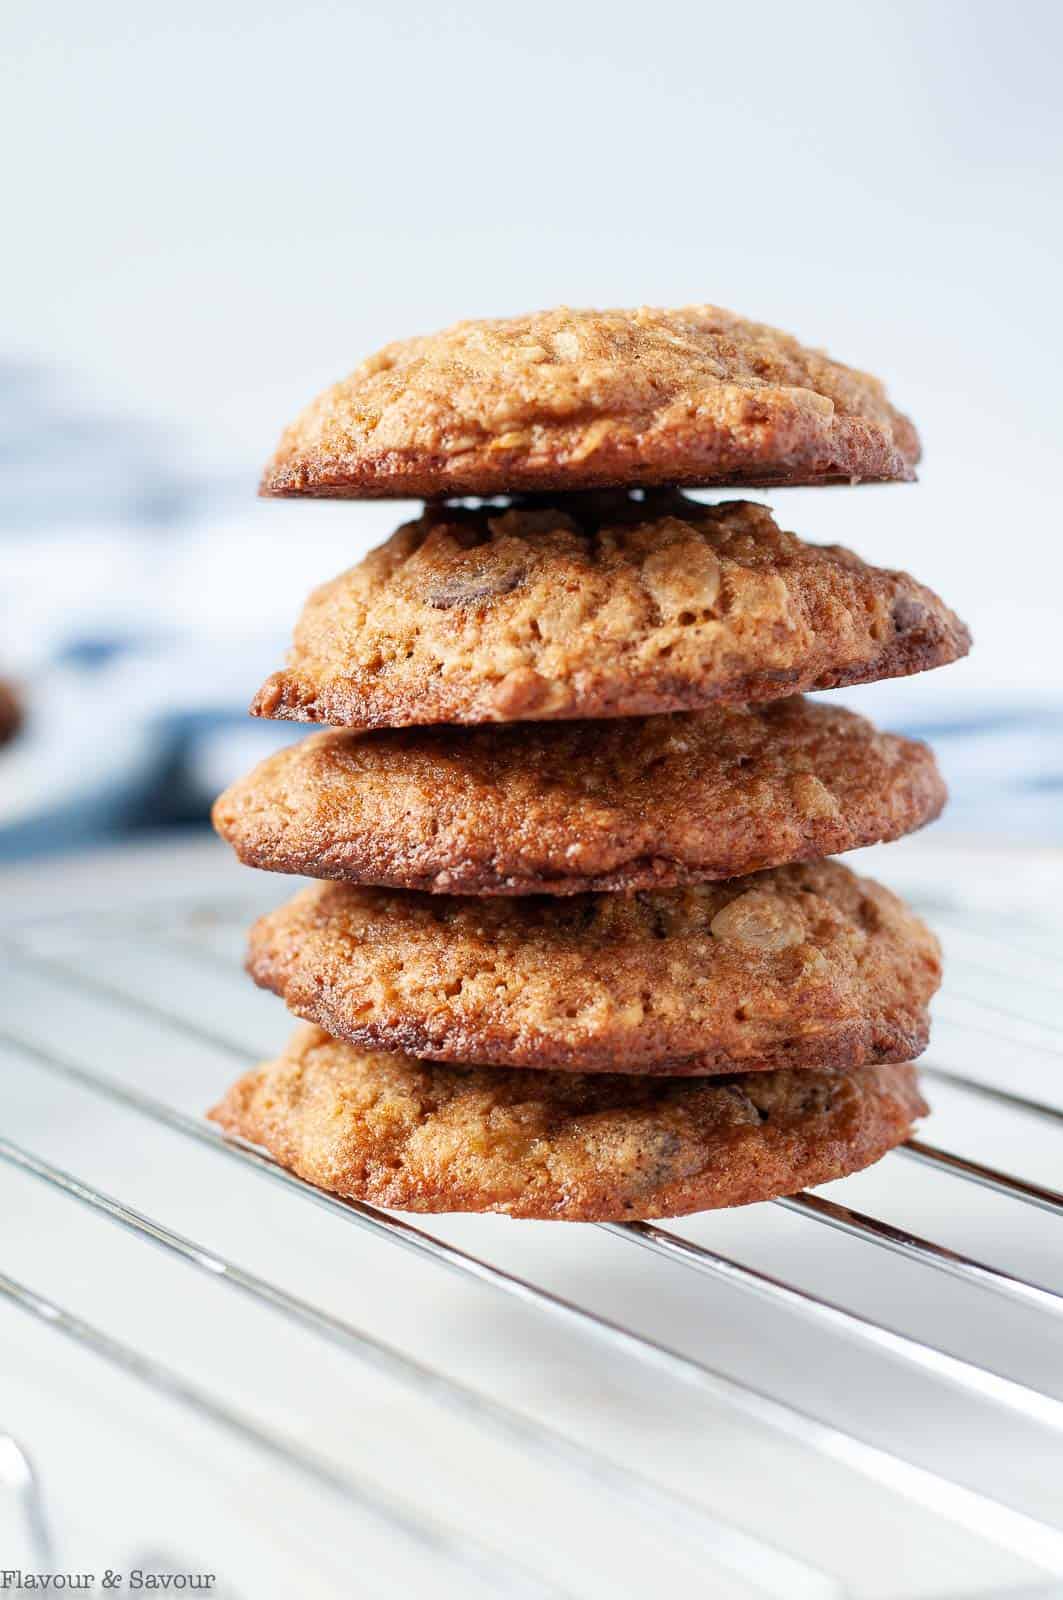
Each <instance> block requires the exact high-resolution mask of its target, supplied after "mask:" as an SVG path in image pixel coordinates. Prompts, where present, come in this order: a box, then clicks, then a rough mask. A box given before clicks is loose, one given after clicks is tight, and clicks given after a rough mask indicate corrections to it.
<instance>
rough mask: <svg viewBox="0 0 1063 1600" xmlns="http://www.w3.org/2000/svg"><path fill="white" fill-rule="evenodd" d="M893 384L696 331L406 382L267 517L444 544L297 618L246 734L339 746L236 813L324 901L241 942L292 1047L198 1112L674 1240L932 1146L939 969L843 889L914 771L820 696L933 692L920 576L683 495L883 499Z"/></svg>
mask: <svg viewBox="0 0 1063 1600" xmlns="http://www.w3.org/2000/svg"><path fill="white" fill-rule="evenodd" d="M918 455H919V445H918V440H917V437H916V434H915V431H914V429H913V427H912V425H911V423H909V422H908V421H907V419H906V418H905V417H903V416H901V415H900V414H899V413H898V412H897V411H895V410H894V409H893V407H892V406H891V405H890V404H889V402H888V400H887V399H886V396H885V393H884V391H883V389H882V386H881V385H880V384H879V383H878V382H877V381H876V380H875V379H873V378H870V377H867V376H866V375H864V374H862V373H859V372H856V371H853V370H852V369H850V368H847V367H843V366H841V365H839V364H838V363H836V362H834V361H832V360H830V359H829V358H828V357H826V356H824V355H822V354H820V353H818V352H815V351H812V350H808V349H805V348H804V347H803V346H802V345H800V344H799V343H798V342H797V341H796V340H794V339H792V338H790V337H789V336H788V335H786V334H782V333H779V332H778V331H777V330H775V329H772V328H768V327H765V326H763V325H761V324H757V323H751V322H747V321H744V320H743V319H741V318H738V317H736V316H733V315H731V314H730V313H728V312H724V311H720V310H718V309H717V308H715V307H710V306H698V307H693V308H687V309H684V310H681V311H674V312H667V311H655V310H646V309H643V310H639V311H634V312H619V311H618V312H573V311H570V310H559V311H553V312H548V313H543V314H539V315H534V316H528V317H521V318H513V319H510V320H506V321H489V322H466V323H461V324H459V325H457V326H456V327H454V328H451V329H449V330H447V331H446V332H444V333H441V334H438V335H435V336H433V337H429V338H420V339H412V340H408V341H405V342H402V343H398V344H393V345H389V346H387V347H386V348H385V349H384V350H382V351H380V352H379V353H378V354H377V355H375V356H373V357H371V358H370V359H369V360H368V361H366V362H365V363H363V365H362V366H361V367H359V368H358V370H357V371H356V372H355V373H354V374H353V375H352V376H351V377H350V378H348V379H347V380H346V381H344V382H342V383H340V384H337V385H336V386H335V387H334V388H333V389H331V390H329V391H328V392H327V393H326V394H324V395H323V396H321V397H320V398H319V399H318V400H317V401H315V402H314V404H313V405H312V406H311V407H310V408H309V409H308V410H307V411H305V412H304V413H303V415H302V416H301V417H299V418H298V419H297V421H296V422H295V423H294V424H293V425H292V426H291V427H290V428H289V430H288V431H287V433H286V434H285V435H284V437H283V439H282V441H281V444H280V447H279V449H278V451H277V453H276V455H275V456H274V458H273V460H272V462H271V463H270V466H269V467H268V469H267V472H266V477H265V482H264V492H265V493H266V494H269V495H302V496H315V495H316V496H333V497H355V498H357V497H359V496H361V497H380V496H397V497H416V498H421V499H424V500H425V501H427V502H428V503H427V505H426V507H425V509H424V511H423V514H422V515H421V516H420V517H418V518H417V519H416V520H415V521H413V522H410V523H407V524H406V525H405V526H404V527H402V528H400V529H399V530H398V532H397V533H395V534H394V535H393V537H392V538H390V539H389V540H388V541H387V543H386V544H384V545H382V546H381V547H380V548H379V549H377V550H374V551H373V552H372V553H371V554H370V555H369V556H368V557H367V558H366V559H365V560H364V561H362V562H360V563H359V564H358V565H357V566H355V567H353V568H352V569H351V570H350V571H348V572H345V573H343V574H342V575H341V576H340V577H338V578H336V579H334V580H333V581H332V582H330V583H327V584H325V585H324V587H322V588H320V589H318V590H317V591H316V592H315V593H313V594H312V595H311V596H310V599H309V600H308V601H307V604H306V607H305V610H304V612H303V615H302V618H301V619H300V621H299V623H298V626H297V628H296V633H295V642H294V646H293V648H292V651H291V653H290V655H289V657H288V664H287V666H286V667H285V669H284V670H283V671H281V672H279V673H277V674H275V675H274V676H273V677H271V678H270V679H269V680H268V681H267V683H266V684H265V685H264V686H263V688H262V689H261V690H260V691H259V694H258V696H257V698H256V700H255V702H254V706H253V708H252V709H253V711H254V713H255V714H256V715H258V716H265V717H280V718H288V719H291V720H295V721H300V722H311V723H325V724H331V725H332V730H333V731H329V732H322V733H315V734H313V735H311V736H310V737H309V738H307V739H306V740H305V741H304V742H302V743H299V744H296V745H293V746H291V747H289V748H287V749H285V750H283V751H281V752H280V753H279V754H277V755H274V756H272V757H270V758H269V759H268V760H267V761H265V762H263V763H262V764H261V765H260V766H259V767H258V768H257V769H256V770H255V771H254V772H253V773H252V774H251V775H250V776H249V777H248V778H246V779H244V780H243V781H242V782H239V783H237V784H235V785H234V786H233V787H232V788H230V789H229V790H228V791H227V792H226V793H225V794H224V795H223V796H222V797H221V799H220V800H219V801H218V803H217V806H216V808H215V825H216V826H217V828H218V830H219V832H220V833H221V834H222V835H223V837H224V838H226V839H227V840H228V841H229V843H230V844H231V845H232V846H233V848H234V849H235V850H236V852H237V854H238V855H239V857H240V858H241V860H243V861H245V862H247V863H249V864H250V865H252V866H256V867H262V868H265V869H266V870H268V871H272V872H286V873H298V874H301V875H304V876H307V877H309V878H311V879H315V880H321V881H318V882H315V883H314V884H313V885H312V886H311V887H309V888H304V889H302V890H301V891H300V892H299V893H298V894H297V895H296V896H295V898H294V899H293V900H292V901H290V903H289V904H287V905H285V906H283V907H282V908H281V909H280V910H279V911H275V912H273V913H272V914H270V915H268V916H266V917H264V918H262V919H261V921H259V923H258V924H257V925H256V926H255V928H254V929H253V930H252V934H251V947H250V956H249V963H248V964H249V969H250V972H251V975H252V977H253V978H254V979H255V981H256V982H257V983H259V984H261V985H263V986H264V987H266V988H269V989H272V990H273V991H274V992H275V993H277V994H278V995H280V996H282V997H283V999H284V1000H285V1001H286V1002H287V1004H288V1006H289V1008H290V1009H291V1010H292V1011H293V1012H294V1013H295V1014H296V1015H297V1016H299V1017H301V1018H303V1019H304V1020H305V1022H306V1023H308V1024H309V1026H304V1027H302V1028H300V1029H299V1031H298V1032H297V1033H296V1034H295V1036H294V1038H293V1039H292V1041H291V1043H290V1044H289V1046H288V1048H287V1050H286V1051H285V1053H284V1054H283V1055H282V1056H281V1057H280V1059H279V1060H277V1061H274V1062H272V1063H270V1064H268V1065H266V1066H264V1067H261V1068H260V1069H258V1070H257V1071H254V1072H252V1073H250V1074H248V1075H247V1076H245V1077H244V1078H242V1079H241V1080H240V1081H239V1082H238V1083H237V1084H236V1085H235V1086H234V1087H233V1088H232V1089H231V1090H230V1092H229V1093H228V1095H227V1096H226V1098H225V1099H224V1100H223V1102H222V1104H221V1105H220V1106H219V1107H217V1109H216V1110H215V1111H214V1112H213V1113H212V1115H213V1116H214V1117H215V1118H216V1119H217V1121H218V1122H220V1123H221V1125H222V1126H223V1127H224V1128H225V1129H226V1130H228V1131H229V1132H231V1133H233V1134H235V1135H238V1136H240V1137H243V1138H245V1139H248V1140H250V1141H252V1142H254V1143H255V1144H258V1145H261V1146H263V1147H265V1148H266V1149H267V1150H269V1151H270V1152H271V1153H272V1154H273V1155H274V1156H275V1157H276V1158H277V1159H278V1160H279V1161H281V1162H283V1163H285V1164H286V1165H287V1166H289V1167H291V1168H292V1169H294V1170H295V1171H296V1172H297V1173H299V1174H300V1175H301V1176H302V1177H304V1178H306V1179H308V1180H309V1181H310V1182H312V1183H315V1184H318V1185H320V1186H321V1187H323V1188H326V1189H330V1190H333V1191H335V1192H337V1193H340V1194H343V1195H348V1196H352V1197H354V1198H357V1199H361V1200H369V1201H373V1202H378V1203H380V1204H382V1205H385V1206H393V1207H396V1208H398V1209H400V1210H406V1211H499V1212H506V1213H508V1214H510V1215H511V1216H519V1217H543V1218H561V1219H590V1220H602V1219H618V1218H631V1217H660V1216H669V1215H676V1214H681V1213H685V1212H691V1211H698V1210H702V1209H704V1208H707V1207H713V1206H728V1205H742V1204H745V1203H747V1202H749V1201H753V1200H760V1199H766V1198H769V1197H771V1196H775V1195H779V1194H787V1193H792V1192H794V1191H795V1190H798V1189H801V1188H804V1187H806V1186H808V1185H812V1184H819V1183H823V1182H826V1181H827V1180H829V1179H832V1178H837V1177H840V1176H842V1175H843V1174H845V1173H848V1172H852V1171H854V1170H856V1169H857V1168H860V1167H863V1166H866V1165H867V1164H868V1163H870V1162H872V1161H874V1160H876V1159H877V1158H878V1157H880V1156H882V1155H883V1154H884V1153H885V1152H886V1151H887V1150H889V1149H890V1148H891V1147H893V1146H894V1145H896V1144H898V1143H899V1142H900V1141H902V1140H903V1139H905V1138H906V1137H907V1135H908V1132H909V1130H910V1128H911V1125H912V1122H913V1119H915V1118H916V1117H918V1116H920V1115H921V1114H922V1113H923V1112H924V1111H925V1109H926V1108H925V1106H924V1104H923V1102H922V1099H921V1097H920V1094H919V1089H918V1085H917V1081H916V1074H915V1069H914V1068H913V1067H912V1066H911V1065H910V1063H911V1062H912V1060H913V1059H914V1058H915V1057H916V1056H917V1055H918V1054H919V1053H920V1051H922V1049H923V1048H924V1047H925V1044H926V1041H927V1027H928V1022H927V1005H928V1002H929V1000H930V998H931V996H932V994H933V992H934V990H935V989H936V988H937V985H938V982H939V979H940V959H939V951H938V946H937V943H936V941H935V939H934V937H933V935H932V934H931V933H930V932H929V931H928V930H927V929H926V928H925V927H924V926H923V924H922V923H921V922H920V921H919V919H918V918H917V917H916V916H914V915H913V914H912V912H910V911H909V910H908V909H907V908H906V907H905V906H904V905H903V904H902V903H901V902H900V901H899V900H898V899H897V898H896V897H895V896H894V895H892V894H891V893H889V892H888V891H887V890H886V889H884V888H882V887H880V886H879V885H878V884H876V883H873V882H870V881H868V880H866V879H862V878H859V877H857V876H856V875H855V874H854V873H852V872H851V871H850V870H849V869H848V868H847V867H845V866H843V865H841V863H840V862H838V861H835V860H828V859H826V858H827V857H829V856H832V855H836V854H837V853H839V852H842V851H846V850H851V849H854V848H856V847H858V846H861V845H868V844H872V843H875V842H878V841H882V840H889V839H895V838H898V837H899V836H900V835H902V834H905V833H908V832H910V831H911V830H913V829H915V828H918V827H920V826H922V824H924V823H926V822H928V821H930V820H931V819H932V818H933V817H935V816H936V815H937V814H938V812H939V811H940V809H941V807H942V805H943V804H944V799H945V791H944V787H943V784H942V781H941V778H940V776H939V774H938V771H937V768H936V766H935V763H934V758H933V756H932V754H931V752H930V751H929V750H928V749H927V748H926V746H925V745H922V744H919V743H916V742H913V741H912V740H909V739H904V738H900V737H898V736H896V735H892V734H885V733H880V732H878V731H876V730H875V729H874V728H873V727H872V726H871V725H870V724H869V723H868V722H866V721H864V720H863V719H862V718H860V717H858V716H855V715H853V714H852V713H851V712H848V711H845V710H842V709H840V708H836V707H834V706H833V705H831V704H830V703H829V702H823V701H814V702H813V701H810V700H806V699H804V698H802V696H803V695H804V693H805V692H806V691H809V690H817V689H829V688H833V687H836V686H838V685H844V684H856V683H866V682H870V681H871V680H874V679H877V678H887V677H892V676H895V675H898V674H902V673H912V672H919V671H922V670H924V669H926V668H928V667H937V666H942V665H944V664H945V663H947V662H950V661H954V660H956V659H957V658H958V657H960V656H962V655H964V654H965V653H966V651H967V649H968V645H969V637H968V634H967V630H966V629H965V627H964V626H963V624H962V623H961V622H960V621H959V620H958V618H957V617H956V616H954V615H953V613H952V612H951V611H949V610H948V609H947V607H946V606H945V605H944V604H943V603H942V602H941V601H940V600H939V599H938V598H937V596H936V595H934V594H932V593H931V592H930V591H929V590H928V589H925V588H923V587H922V585H920V584H918V583H916V582H915V581H914V579H912V578H910V577H908V576H907V574H905V573H902V572H892V571H885V570H882V569H880V568H876V567H871V566H868V565H866V564H865V563H864V562H863V561H861V560H860V559H859V557H857V556H855V555H853V554H852V553H851V552H850V551H848V550H845V549H841V548H839V547H836V546H830V547H825V546H817V545H810V544H805V543H804V542H802V540H800V539H798V538H797V537H795V535H794V534H792V533H786V532H783V531H781V530H780V529H779V528H778V527H777V526H776V523H775V521H774V519H773V517H772V514H771V512H770V511H769V510H768V509H767V508H766V507H764V506H763V505H758V504H753V503H750V502H748V501H743V500H724V501H721V502H719V503H716V504H711V505H709V504H705V503H703V502H701V501H698V500H694V499H692V498H690V496H689V495H688V494H686V493H684V490H685V489H689V488H693V487H701V488H706V487H709V488H718V487H720V486H725V485H732V486H734V485H743V486H749V485H761V486H776V485H782V484H794V483H800V484H818V483H829V482H836V481H840V482H850V481H856V480H859V479H872V480H878V481H890V480H896V481H903V480H907V479H911V478H912V477H913V476H914V467H915V463H916V461H917V459H918Z"/></svg>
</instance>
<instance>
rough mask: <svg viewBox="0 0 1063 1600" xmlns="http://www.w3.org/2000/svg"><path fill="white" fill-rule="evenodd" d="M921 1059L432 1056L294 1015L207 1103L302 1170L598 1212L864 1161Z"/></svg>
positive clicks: (457, 1200) (744, 1201)
mask: <svg viewBox="0 0 1063 1600" xmlns="http://www.w3.org/2000/svg"><path fill="white" fill-rule="evenodd" d="M926 1110H927V1106H926V1104H925V1102H924V1101H923V1098H922V1096H921V1095H920V1093H919V1088H918V1083H917V1079H916V1072H915V1068H914V1067H912V1066H910V1065H907V1066H895V1065H889V1066H867V1067H859V1068H855V1069H853V1070H851V1071H849V1072H817V1071H813V1070H811V1069H805V1070H792V1069H783V1070H779V1071H774V1072H755V1073H744V1074H741V1075H734V1076H730V1077H713V1078H655V1077H633V1076H630V1075H626V1074H625V1075H621V1074H613V1073H609V1074H603V1073H594V1074H593V1075H581V1074H578V1073H571V1072H528V1071H526V1070H521V1069H515V1070H508V1071H507V1070H500V1069H498V1068H491V1067H455V1066H443V1065H440V1064H439V1063H436V1062H430V1061H420V1060H416V1059H414V1058H413V1057H412V1056H403V1055H391V1054H384V1053H382V1052H370V1051H365V1050H360V1049H358V1048H357V1047H355V1046H354V1045H350V1044H346V1043H343V1042H342V1041H340V1040H337V1039H333V1038H332V1037H331V1036H330V1035H329V1034H327V1033H323V1032H322V1031H321V1030H320V1029H319V1028H314V1027H302V1028H300V1029H298V1031H297V1032H296V1033H295V1034H294V1036H293V1037H292V1039H291V1041H290V1043H289V1044H288V1047H287V1049H286V1050H285V1052H284V1054H283V1055H282V1056H280V1057H279V1058H278V1059H277V1060H276V1061H272V1062H269V1063H267V1064H266V1065H265V1066H262V1067H259V1068H257V1069H256V1070H255V1071H254V1072H249V1073H247V1074H246V1075H245V1076H244V1077H242V1078H241V1079H240V1080H239V1081H238V1082H237V1083H236V1084H234V1085H233V1087H232V1088H231V1089H230V1091H229V1093H228V1094H227V1095H226V1097H225V1099H224V1100H223V1101H222V1102H221V1104H220V1105H218V1106H216V1107H215V1108H214V1110H213V1111H211V1113H210V1115H211V1117H212V1118H213V1119H214V1121H215V1122H218V1123H220V1124H221V1126H222V1127H223V1128H224V1129H225V1131H226V1132H227V1133H231V1134H235V1135H238V1136H239V1137H241V1138H244V1139H247V1140H250V1141H251V1142H252V1143H254V1144H258V1145H261V1146H263V1147H264V1148H265V1149H266V1150H268V1151H269V1152H270V1154H271V1155H273V1156H275V1157H276V1159H277V1160H278V1161H281V1162H283V1164H284V1165H285V1166H287V1167H290V1168H291V1169H292V1170H293V1171H294V1172H296V1173H298V1175H299V1176H300V1177H301V1178H305V1179H307V1181H308V1182H310V1183H313V1184H316V1185H317V1186H318V1187H319V1188H322V1189H329V1190H331V1191H333V1192H334V1193H336V1194H341V1195H346V1196H348V1197H349V1198H351V1199H356V1200H367V1201H371V1202H373V1203H374V1204H377V1205H382V1206H389V1207H391V1208H393V1209H395V1210H398V1211H500V1212H505V1213H506V1214H507V1215H509V1216H511V1217H538V1218H543V1219H552V1220H557V1221H568V1222H604V1221H609V1220H622V1219H624V1218H633V1217H670V1216H682V1215H684V1214H686V1213H688V1212H692V1211H706V1210H710V1209H713V1208H715V1207H719V1206H741V1205H749V1204H750V1203H751V1202H752V1201H755V1200H770V1199H772V1198H773V1197H774V1196H776V1195H782V1194H793V1193H795V1192H796V1191H797V1190H799V1189H804V1188H808V1187H811V1186H813V1185H815V1184H820V1183H827V1182H829V1181H830V1180H831V1179H833V1178H841V1177H844V1176H845V1174H846V1173H849V1172H856V1171H858V1170H859V1169H860V1168H861V1167H866V1166H869V1165H870V1164H871V1163H872V1162H873V1161H877V1160H878V1158H879V1157H880V1156H883V1155H885V1153H886V1152H887V1150H891V1149H892V1148H893V1147H894V1146H895V1145H898V1144H901V1143H902V1142H903V1141H904V1140H905V1139H906V1138H907V1137H908V1134H909V1132H910V1129H911V1125H912V1123H913V1121H914V1120H915V1119H916V1118H917V1117H920V1116H922V1115H924V1114H925V1112H926Z"/></svg>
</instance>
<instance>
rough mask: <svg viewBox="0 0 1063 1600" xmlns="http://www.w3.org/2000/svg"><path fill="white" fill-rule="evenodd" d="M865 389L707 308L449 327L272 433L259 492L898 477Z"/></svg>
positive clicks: (392, 353) (913, 439) (892, 423)
mask: <svg viewBox="0 0 1063 1600" xmlns="http://www.w3.org/2000/svg"><path fill="white" fill-rule="evenodd" d="M919 454H920V450H919V439H918V436H917V434H916V431H915V428H914V427H913V426H912V424H911V422H909V420H908V418H907V417H905V416H902V415H901V413H900V412H899V411H896V410H895V409H894V407H893V406H892V405H891V404H890V403H889V401H888V400H887V398H886V392H885V390H884V388H883V386H882V384H881V383H880V382H879V381H878V379H877V378H872V377H869V376H868V375H867V373H864V372H857V371H855V370H854V369H853V368H851V367H845V366H842V365H841V363H840V362H837V361H832V360H831V359H830V357H829V356H826V355H824V354H823V353H822V352H821V351H818V350H810V349H807V348H806V347H805V346H804V345H802V344H799V343H798V341H797V340H796V339H794V338H793V337H792V336H791V335H790V334H787V333H781V332H780V331H779V330H778V329H777V328H770V327H768V326H766V325H765V324H764V323H759V322H748V321H747V320H746V319H745V318H743V317H738V316H735V315H734V313H733V312H730V311H722V310H720V308H719V307H718V306H686V307H683V308H682V309H680V310H674V311H662V310H655V309H652V308H649V307H642V308H640V309H639V310H635V311H573V310H571V309H569V308H568V307H561V308H560V309H558V310H555V311H543V312H537V313H534V314H532V315H531V316H524V317H508V318H502V319H497V320H489V321H479V322H459V323H456V324H455V325H454V326H453V327H451V328H447V329H445V330H444V331H443V332H441V333H436V334H431V335H428V336H427V337H422V338H417V339H405V340H401V341H399V342H398V343H395V344H390V345H386V346H385V347H384V349H383V350H380V351H378V352H377V353H376V355H373V356H370V357H369V359H368V360H367V361H364V362H363V363H362V365H361V366H360V367H358V368H356V369H355V371H354V372H353V373H352V374H351V376H350V377H349V378H345V379H344V380H343V381H342V382H341V383H337V384H335V385H334V386H333V387H332V388H331V389H328V390H326V391H325V393H324V394H322V395H320V396H319V397H318V399H316V400H315V401H314V402H313V403H312V404H311V405H310V406H308V407H307V409H306V410H305V411H303V413H302V414H301V415H300V416H299V417H297V418H296V420H295V422H293V423H292V425H291V426H290V427H289V428H288V430H287V431H286V432H285V434H284V435H283V437H282V439H281V441H280V444H279V446H278V448H277V451H276V454H275V455H274V456H273V459H272V460H271V461H270V463H269V465H268V466H267V468H266V471H265V476H264V477H263V480H262V493H263V494H267V495H329V496H360V497H379V496H389V495H392V496H399V497H400V498H401V497H413V498H417V499H426V500H429V499H435V498H442V497H447V496H451V497H453V496H461V495H493V494H510V493H513V492H516V491H518V490H519V491H528V492H532V493H542V492H548V493H553V492H554V491H557V490H561V491H566V490H572V489H590V488H603V487H611V486H625V487H632V486H648V485H653V484H685V485H688V486H696V485H699V484H700V485H710V484H747V485H760V486H764V485H772V484H792V483H825V482H826V483H829V482H832V481H844V482H849V481H851V480H854V479H860V478H870V479H879V480H881V479H900V480H905V479H911V478H914V476H915V465H916V462H917V461H918V460H919Z"/></svg>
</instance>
